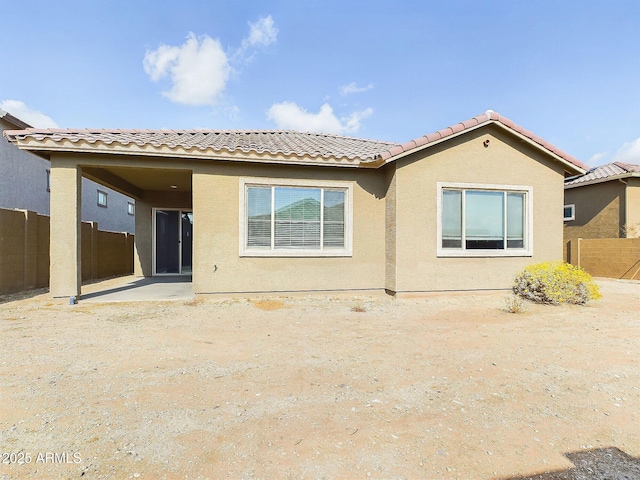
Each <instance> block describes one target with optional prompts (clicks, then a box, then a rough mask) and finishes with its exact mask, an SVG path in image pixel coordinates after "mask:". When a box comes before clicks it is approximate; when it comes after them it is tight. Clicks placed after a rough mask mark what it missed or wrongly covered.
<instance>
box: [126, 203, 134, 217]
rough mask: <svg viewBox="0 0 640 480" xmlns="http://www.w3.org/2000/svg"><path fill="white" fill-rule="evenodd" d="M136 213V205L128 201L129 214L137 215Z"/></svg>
mask: <svg viewBox="0 0 640 480" xmlns="http://www.w3.org/2000/svg"><path fill="white" fill-rule="evenodd" d="M135 213H136V206H135V204H134V203H133V202H127V214H129V215H135Z"/></svg>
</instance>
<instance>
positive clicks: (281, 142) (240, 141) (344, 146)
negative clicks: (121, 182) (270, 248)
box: [5, 128, 397, 162]
mask: <svg viewBox="0 0 640 480" xmlns="http://www.w3.org/2000/svg"><path fill="white" fill-rule="evenodd" d="M5 136H6V137H7V138H9V139H11V138H13V139H25V138H33V139H35V140H39V141H42V140H45V139H46V138H49V139H51V140H53V141H55V142H61V141H64V140H67V141H69V142H72V143H74V144H77V143H79V142H81V141H84V142H87V143H90V144H95V143H103V144H105V145H112V144H120V145H123V146H127V145H130V144H135V145H138V146H140V147H144V146H149V145H150V146H153V147H163V146H166V147H169V148H184V149H186V150H193V149H198V150H200V151H206V150H213V151H215V152H218V151H221V150H227V151H230V152H234V151H242V152H244V153H248V152H255V153H265V152H268V153H271V154H283V155H296V156H309V157H312V158H318V157H321V158H337V159H345V158H346V159H349V160H355V159H358V160H361V161H367V162H368V161H371V160H373V159H375V158H377V157H378V155H379V152H380V151H384V150H387V149H389V148H391V147H393V146H394V145H397V144H396V143H394V142H385V141H379V140H368V139H362V138H356V137H347V136H343V135H335V134H328V133H314V132H298V131H293V130H208V129H189V130H168V129H161V130H139V129H91V128H75V129H60V128H46V129H38V128H29V129H26V130H7V131H5Z"/></svg>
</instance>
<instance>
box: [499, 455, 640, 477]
mask: <svg viewBox="0 0 640 480" xmlns="http://www.w3.org/2000/svg"><path fill="white" fill-rule="evenodd" d="M565 457H567V458H568V459H569V461H570V462H571V463H573V464H574V465H575V466H574V468H568V469H566V470H558V471H555V472H546V473H539V474H536V475H532V476H529V477H509V478H501V479H500V480H640V458H636V457H632V456H631V455H628V454H626V453H625V452H623V451H622V450H620V449H618V448H615V447H608V448H594V449H592V450H581V451H579V452H570V453H565Z"/></svg>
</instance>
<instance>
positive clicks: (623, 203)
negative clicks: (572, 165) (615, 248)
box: [564, 162, 640, 241]
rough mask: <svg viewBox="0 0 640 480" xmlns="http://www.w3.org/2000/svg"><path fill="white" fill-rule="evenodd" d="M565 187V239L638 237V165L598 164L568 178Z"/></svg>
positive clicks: (639, 180) (639, 184)
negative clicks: (585, 171) (583, 172)
mask: <svg viewBox="0 0 640 480" xmlns="http://www.w3.org/2000/svg"><path fill="white" fill-rule="evenodd" d="M564 188H565V191H564V203H565V206H564V219H565V227H564V239H565V241H569V240H570V239H572V238H639V237H640V165H634V164H629V163H621V162H614V163H609V164H607V165H601V166H599V167H595V168H592V169H591V170H589V171H588V172H587V173H585V174H583V175H579V176H575V177H569V178H567V179H566V180H565V183H564Z"/></svg>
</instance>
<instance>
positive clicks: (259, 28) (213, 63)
mask: <svg viewBox="0 0 640 480" xmlns="http://www.w3.org/2000/svg"><path fill="white" fill-rule="evenodd" d="M277 38H278V29H277V28H276V26H275V22H274V20H273V17H271V15H269V16H267V17H262V18H259V19H258V21H257V22H256V23H251V22H249V34H248V36H247V37H245V38H244V39H242V42H241V45H240V47H239V48H238V49H236V50H235V52H234V51H233V49H231V50H230V52H231V53H230V54H227V52H225V51H224V49H223V48H222V44H221V43H220V40H218V39H213V38H211V37H209V36H208V35H202V36H200V37H196V35H195V34H194V33H192V32H190V33H189V35H188V36H187V39H186V41H185V42H184V43H183V44H182V45H179V46H173V45H161V46H160V47H158V48H157V49H155V50H151V51H147V53H146V54H145V56H144V59H143V61H142V65H143V67H144V71H145V72H146V73H147V75H149V77H150V78H151V80H152V81H154V82H157V81H159V80H161V79H162V78H165V77H169V81H170V82H171V88H170V89H169V90H166V91H164V92H162V94H163V95H164V96H165V97H167V98H168V99H169V100H171V101H172V102H175V103H182V104H185V105H195V106H202V105H215V104H216V103H217V102H218V101H219V99H220V97H221V96H222V93H223V92H224V89H225V87H226V85H227V82H228V81H229V78H230V76H231V73H232V72H233V71H234V69H233V67H232V66H231V63H233V62H237V61H245V62H248V61H249V60H251V58H252V57H253V53H251V52H252V51H253V49H256V48H260V47H267V46H269V45H271V44H273V43H275V42H276V41H277Z"/></svg>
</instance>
